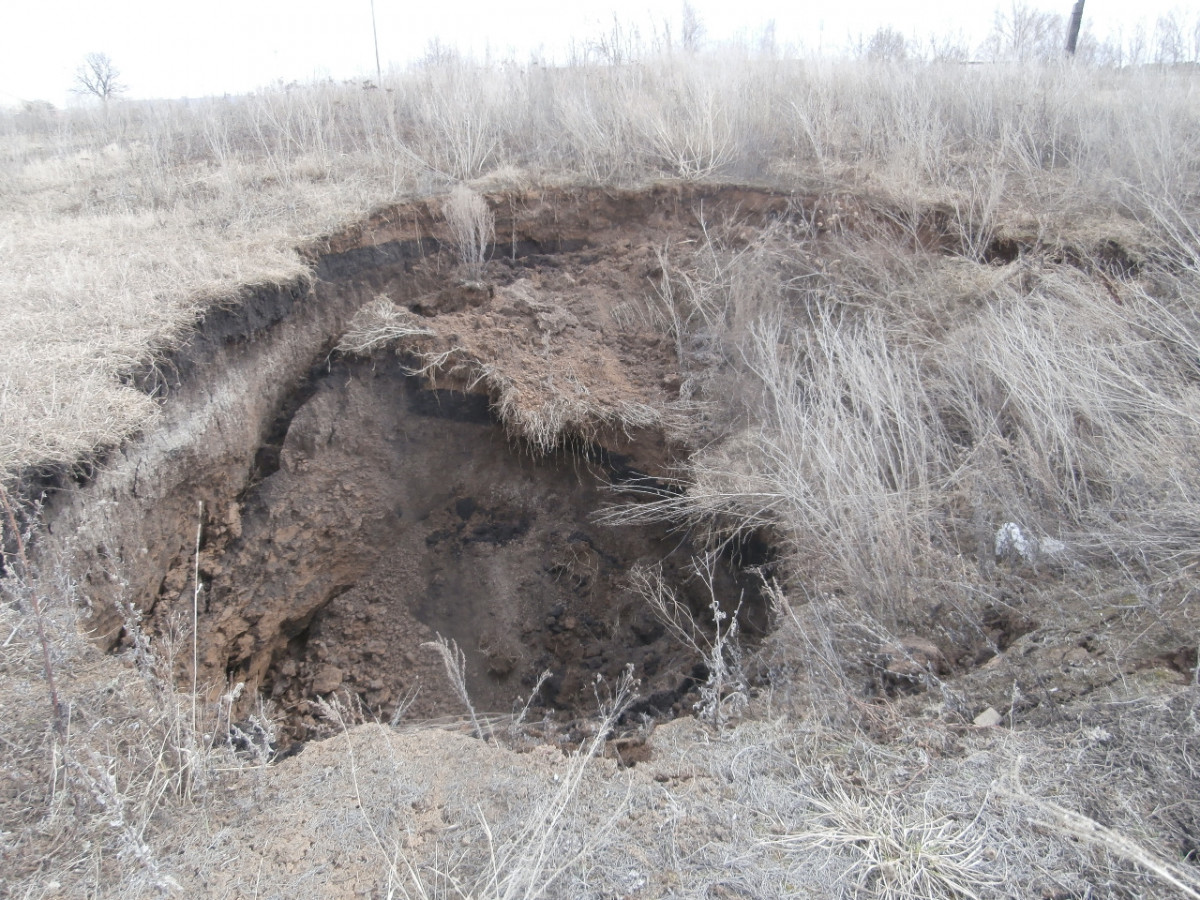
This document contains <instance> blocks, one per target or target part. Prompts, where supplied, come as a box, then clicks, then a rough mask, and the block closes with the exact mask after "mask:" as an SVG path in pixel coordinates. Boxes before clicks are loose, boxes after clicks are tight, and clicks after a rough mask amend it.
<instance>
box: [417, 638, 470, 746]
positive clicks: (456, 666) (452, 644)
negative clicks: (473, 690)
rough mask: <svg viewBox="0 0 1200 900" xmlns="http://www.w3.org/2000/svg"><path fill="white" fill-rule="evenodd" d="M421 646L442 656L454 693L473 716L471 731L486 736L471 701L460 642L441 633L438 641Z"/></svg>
mask: <svg viewBox="0 0 1200 900" xmlns="http://www.w3.org/2000/svg"><path fill="white" fill-rule="evenodd" d="M421 646H422V647H424V648H425V649H427V650H433V651H435V652H436V653H437V654H438V656H440V657H441V658H442V664H443V665H444V666H445V667H446V678H447V679H448V680H449V681H450V687H451V688H453V689H454V693H455V694H457V695H458V699H459V700H460V701H462V705H463V706H465V707H466V708H467V714H468V715H469V716H470V717H471V733H472V734H473V735H474V736H475V737H477V738H482V737H484V732H483V727H482V726H481V725H480V724H479V718H478V717H477V716H476V715H475V705H474V704H473V703H472V702H471V695H470V694H469V693H468V692H467V658H466V656H465V655H464V654H463V652H462V650H460V649H459V647H458V643H457V642H456V641H454V640H453V639H447V638H444V637H442V636H441V635H440V634H439V635H438V636H437V640H436V641H426V642H425V643H423V644H421Z"/></svg>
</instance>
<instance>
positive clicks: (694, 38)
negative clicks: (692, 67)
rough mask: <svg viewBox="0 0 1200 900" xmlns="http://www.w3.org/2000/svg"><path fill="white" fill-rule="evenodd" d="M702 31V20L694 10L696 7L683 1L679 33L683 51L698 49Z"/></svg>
mask: <svg viewBox="0 0 1200 900" xmlns="http://www.w3.org/2000/svg"><path fill="white" fill-rule="evenodd" d="M704 31H705V28H704V22H703V21H701V19H700V14H699V13H698V12H696V7H694V6H692V4H690V3H687V2H685V3H684V4H683V24H682V27H681V28H680V35H679V37H680V42H681V43H682V44H683V50H684V52H685V53H695V52H696V51H698V50H699V49H700V45H701V44H702V43H703V42H704Z"/></svg>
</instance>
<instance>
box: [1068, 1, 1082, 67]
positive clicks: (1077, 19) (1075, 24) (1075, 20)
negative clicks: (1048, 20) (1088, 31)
mask: <svg viewBox="0 0 1200 900" xmlns="http://www.w3.org/2000/svg"><path fill="white" fill-rule="evenodd" d="M1081 25H1083V0H1075V7H1074V9H1072V10H1071V22H1070V24H1069V25H1067V56H1074V55H1075V45H1076V44H1078V43H1079V28H1080V26H1081Z"/></svg>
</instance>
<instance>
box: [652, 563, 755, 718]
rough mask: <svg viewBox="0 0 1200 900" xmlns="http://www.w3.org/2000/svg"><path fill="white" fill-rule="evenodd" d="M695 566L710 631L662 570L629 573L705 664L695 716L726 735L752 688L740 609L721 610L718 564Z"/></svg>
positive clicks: (675, 634) (670, 628) (682, 641)
mask: <svg viewBox="0 0 1200 900" xmlns="http://www.w3.org/2000/svg"><path fill="white" fill-rule="evenodd" d="M695 565H696V575H697V577H698V578H700V580H701V581H702V582H703V583H704V585H705V587H706V588H707V590H708V595H709V607H708V613H709V615H711V616H712V627H711V629H710V628H708V627H706V626H705V625H702V624H701V623H700V622H698V621H697V620H696V616H695V614H694V613H693V612H692V610H691V609H690V608H689V607H688V606H687V604H685V603H684V602H683V601H681V600H680V599H679V597H678V596H677V595H676V593H675V591H674V590H673V589H672V588H671V587H670V585H668V584H667V583H666V581H665V580H664V579H663V575H662V568H661V567H657V568H648V567H645V566H636V567H634V569H633V570H632V571H631V572H630V573H629V580H630V583H631V584H632V586H633V589H634V591H635V592H636V593H637V594H638V595H639V596H640V597H641V598H642V600H643V601H644V602H645V603H646V604H647V605H648V606H649V607H650V610H651V611H652V612H653V613H654V615H655V617H657V618H658V620H659V621H660V622H662V624H663V626H664V627H665V628H666V629H667V631H668V632H669V633H670V634H671V636H672V637H674V638H675V639H676V640H677V641H678V642H679V643H680V644H682V645H683V646H684V647H687V648H688V649H689V650H691V651H692V652H693V653H695V654H696V656H697V657H699V659H700V660H701V661H703V663H704V667H705V669H706V670H707V672H708V675H707V677H706V678H705V680H704V684H702V685H701V686H700V699H699V700H698V701H697V702H696V704H695V710H696V714H697V715H698V716H699V717H700V719H701V720H703V721H705V722H708V723H709V724H710V725H713V726H715V727H716V728H717V729H719V730H722V731H723V730H724V729H725V727H726V726H727V725H728V724H729V723H730V722H731V721H733V720H734V719H737V718H738V717H740V716H741V715H742V714H743V713H744V712H745V711H746V707H747V706H748V705H749V683H748V680H747V678H746V672H745V669H744V667H743V665H742V648H741V645H740V644H739V643H738V631H739V625H738V615H739V613H741V604H738V607H737V608H736V609H734V610H732V611H726V610H724V609H722V608H721V604H720V601H719V600H718V599H717V595H716V591H715V589H714V587H713V577H714V576H713V565H714V560H713V559H712V558H711V557H709V558H706V559H705V560H696V561H695Z"/></svg>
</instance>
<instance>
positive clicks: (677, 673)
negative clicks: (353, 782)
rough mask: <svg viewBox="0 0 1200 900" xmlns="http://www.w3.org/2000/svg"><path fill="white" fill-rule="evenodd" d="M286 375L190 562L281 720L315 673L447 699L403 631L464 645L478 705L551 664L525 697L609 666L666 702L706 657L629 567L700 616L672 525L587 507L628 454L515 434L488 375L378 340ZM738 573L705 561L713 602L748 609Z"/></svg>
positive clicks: (487, 704) (391, 695)
mask: <svg viewBox="0 0 1200 900" xmlns="http://www.w3.org/2000/svg"><path fill="white" fill-rule="evenodd" d="M304 393H305V394H306V395H307V396H306V399H304V401H303V402H302V404H300V405H299V407H298V409H297V410H296V412H295V415H294V417H293V418H292V420H291V423H290V426H289V427H288V429H287V433H286V438H285V439H284V440H283V443H282V446H281V447H280V448H279V451H278V454H279V468H278V470H277V471H275V472H273V473H272V474H270V475H268V476H267V477H266V478H264V479H263V480H262V481H261V482H259V483H258V484H256V485H255V486H253V487H252V488H250V489H249V491H248V492H247V494H246V496H244V497H243V498H242V502H241V505H240V512H239V517H240V521H239V523H238V526H237V528H236V529H235V530H236V531H237V532H240V535H239V536H238V537H236V538H235V539H233V540H232V541H230V543H229V544H228V546H227V547H225V548H224V549H223V552H221V553H220V554H219V555H218V554H213V553H206V554H202V568H201V575H202V581H204V582H205V583H206V587H205V597H206V602H207V608H208V612H209V614H210V615H212V616H213V620H212V623H211V625H210V626H209V634H208V636H207V641H206V644H207V646H208V647H209V648H210V652H220V653H223V654H226V662H225V664H226V667H227V670H228V675H229V676H230V678H232V679H234V680H238V681H247V682H251V683H257V684H260V685H261V686H262V690H263V691H264V693H266V694H267V695H268V696H270V697H272V698H273V699H275V700H276V701H277V702H278V703H279V704H280V705H281V706H282V708H283V710H284V711H285V712H286V713H287V716H288V720H289V722H290V724H291V728H292V732H293V736H294V737H297V738H300V737H304V736H305V735H306V734H309V733H310V732H315V731H317V729H318V728H319V727H320V726H319V723H318V717H317V714H316V710H315V709H314V707H313V705H312V701H313V699H314V698H315V697H317V696H320V695H328V694H331V693H341V692H349V693H350V694H353V695H355V696H357V697H358V698H359V699H361V701H362V702H363V703H364V705H365V706H366V707H367V708H368V709H369V710H371V711H372V712H374V713H376V714H377V715H379V716H380V717H382V718H385V719H386V718H388V717H390V716H391V715H392V713H393V712H394V710H395V708H396V706H397V704H400V703H407V702H410V701H411V706H410V707H409V710H408V715H409V716H411V717H418V718H422V717H429V716H437V715H442V714H448V713H455V714H457V713H461V712H462V711H463V710H462V703H461V701H460V700H459V699H458V698H457V697H456V695H455V694H454V692H453V691H452V690H451V688H450V685H449V683H448V682H447V679H446V676H445V673H444V671H443V666H442V661H441V658H440V656H439V655H438V654H437V653H436V652H432V651H431V650H430V649H429V648H427V647H423V646H422V645H423V644H425V643H427V642H430V641H433V640H434V639H435V637H436V636H437V635H442V636H444V637H445V638H448V639H451V640H454V641H455V642H456V643H457V644H458V646H459V647H460V648H461V649H462V650H463V652H464V654H465V657H466V662H467V689H468V692H469V694H470V696H471V699H472V701H473V703H474V704H475V705H476V706H477V707H478V708H480V709H481V710H489V711H497V712H504V711H509V710H511V708H512V706H513V703H514V701H515V700H516V698H517V697H518V696H523V697H528V696H529V694H530V692H531V690H532V688H533V687H534V685H535V684H536V682H537V680H538V676H539V674H540V673H541V672H542V671H545V670H549V671H550V672H551V676H550V678H549V679H548V680H547V681H546V682H545V684H544V685H543V686H542V688H541V690H540V692H539V695H538V697H537V698H535V703H534V705H535V706H546V707H551V708H557V709H561V710H565V711H568V712H574V711H579V712H580V713H583V712H590V711H592V710H594V706H595V697H594V694H593V681H594V679H595V677H596V676H597V675H601V676H604V677H606V678H610V679H613V678H616V677H617V676H618V675H619V674H620V673H621V671H622V670H623V669H624V668H625V667H626V666H627V665H632V666H633V670H634V674H635V675H636V676H637V677H638V678H640V679H641V680H642V696H643V697H644V698H645V699H646V704H645V705H644V709H645V711H647V712H648V713H650V714H657V715H671V714H674V713H677V712H679V711H680V710H681V709H682V708H683V705H684V704H683V700H684V697H685V695H686V694H687V693H688V692H689V690H690V689H691V688H692V687H693V684H694V681H695V679H696V677H698V676H701V677H702V674H703V673H702V672H700V671H698V670H697V668H696V663H697V660H696V658H695V656H694V654H690V653H689V652H688V651H687V650H686V648H683V647H681V646H679V645H678V644H677V643H676V642H675V641H674V639H672V638H671V637H670V636H669V635H668V634H666V633H665V630H664V628H663V626H662V624H661V623H660V622H659V621H658V620H657V619H656V618H655V616H654V614H653V613H652V612H651V611H650V610H649V609H648V608H647V607H646V605H645V603H644V601H643V600H642V599H641V598H640V597H639V596H638V595H636V594H635V592H634V591H633V590H632V589H631V587H630V585H629V584H628V582H627V575H628V572H629V570H630V568H631V567H632V566H633V565H635V564H638V563H643V564H647V565H659V564H661V565H662V566H663V570H664V574H665V576H666V578H667V579H668V581H669V582H670V583H671V584H672V585H673V586H674V587H675V589H676V590H677V591H678V594H679V596H680V597H681V598H683V599H684V600H685V602H687V603H688V604H689V605H690V607H691V608H692V609H693V610H694V612H695V615H696V617H697V619H698V620H700V621H703V620H704V618H705V615H706V614H707V612H708V606H709V603H710V599H711V598H710V596H709V593H708V588H707V587H706V585H705V583H704V581H703V579H701V578H698V577H696V575H695V574H694V572H693V571H692V560H693V556H694V555H695V554H696V548H695V547H693V546H692V542H691V540H690V538H689V537H688V536H687V535H686V534H672V533H664V531H663V529H662V528H661V527H651V526H618V527H612V526H601V525H597V524H596V523H595V521H594V520H593V514H594V513H595V512H596V511H597V510H598V509H600V508H601V506H602V505H604V504H606V503H611V502H612V500H613V497H612V496H611V494H606V491H605V485H606V483H608V482H609V481H610V479H611V476H613V475H616V476H618V477H619V476H620V475H622V474H623V473H622V471H621V469H622V467H623V466H624V465H625V464H626V462H627V461H626V460H624V459H621V458H615V459H614V458H613V457H611V456H610V455H609V454H606V453H603V452H599V451H596V452H589V448H587V447H583V448H580V450H579V451H578V452H563V453H560V454H557V455H551V456H538V455H536V454H531V453H522V452H521V448H520V446H519V445H515V444H514V443H513V442H512V441H511V440H510V439H509V438H508V437H506V435H505V433H504V431H503V429H502V428H500V427H499V425H498V424H497V423H496V421H495V420H494V419H493V417H492V414H491V412H490V409H489V403H488V398H487V397H486V396H483V395H479V394H471V393H459V392H453V391H446V390H433V389H430V388H428V387H426V386H424V385H423V384H422V383H421V382H420V380H419V379H418V378H416V377H413V376H411V375H408V374H406V372H405V370H404V369H403V367H402V365H401V363H400V361H399V360H398V359H397V358H396V357H395V356H384V357H381V358H378V359H374V360H365V361H355V360H341V361H339V362H336V363H334V364H333V365H331V367H330V368H329V370H328V371H327V373H325V374H324V375H322V376H321V377H319V378H318V379H316V380H315V381H313V382H311V383H309V384H307V385H306V386H305V387H304ZM744 581H745V583H743V579H739V578H738V577H736V576H735V575H734V574H733V572H732V570H731V569H730V568H729V567H728V566H724V565H723V566H719V567H718V568H717V573H716V578H715V579H714V590H715V593H716V595H717V597H718V599H721V600H722V601H723V602H724V603H725V604H726V605H729V606H731V607H732V606H735V605H736V604H737V602H738V599H739V597H742V596H743V595H747V593H748V596H750V598H751V599H750V601H749V602H748V603H747V604H745V610H746V613H747V614H749V615H750V617H751V618H752V619H754V620H755V621H754V622H752V623H751V624H752V625H753V624H756V623H757V624H761V623H760V622H758V621H757V620H758V619H759V617H758V616H757V605H756V604H757V603H758V601H757V595H756V594H755V592H754V588H753V585H752V584H750V583H749V579H745V580H744ZM752 610H754V612H752ZM226 636H227V637H228V638H232V639H233V641H232V644H231V643H230V641H228V640H226V639H224V638H225V637H226ZM239 644H240V645H241V646H242V647H244V652H239V650H238V649H237V647H238V645H239ZM414 692H415V698H414Z"/></svg>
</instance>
